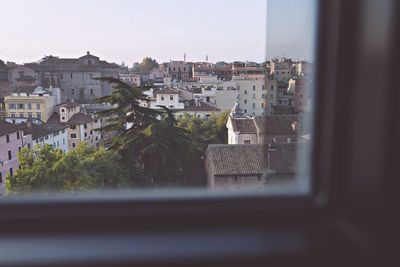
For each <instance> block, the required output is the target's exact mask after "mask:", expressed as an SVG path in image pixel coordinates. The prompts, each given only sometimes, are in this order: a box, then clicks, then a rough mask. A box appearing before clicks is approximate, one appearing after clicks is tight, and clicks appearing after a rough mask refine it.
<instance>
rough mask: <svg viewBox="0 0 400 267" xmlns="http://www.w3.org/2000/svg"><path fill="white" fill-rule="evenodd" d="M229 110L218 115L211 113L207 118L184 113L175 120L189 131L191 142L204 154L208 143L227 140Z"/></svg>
mask: <svg viewBox="0 0 400 267" xmlns="http://www.w3.org/2000/svg"><path fill="white" fill-rule="evenodd" d="M228 116H229V111H225V112H222V113H220V114H218V115H212V116H211V117H210V118H209V119H208V120H203V119H200V118H197V117H195V116H190V115H188V114H185V115H184V116H183V117H182V118H180V119H179V120H178V122H177V125H178V126H179V127H181V128H183V129H186V130H187V131H189V132H190V133H191V137H192V143H193V144H195V145H196V146H197V147H198V149H199V151H201V153H202V154H204V152H205V150H206V149H207V146H208V145H209V144H226V143H227V142H228V129H227V128H226V122H227V121H228Z"/></svg>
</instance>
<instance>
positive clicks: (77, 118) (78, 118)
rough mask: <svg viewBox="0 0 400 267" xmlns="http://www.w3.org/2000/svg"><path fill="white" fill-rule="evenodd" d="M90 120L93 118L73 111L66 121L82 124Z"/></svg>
mask: <svg viewBox="0 0 400 267" xmlns="http://www.w3.org/2000/svg"><path fill="white" fill-rule="evenodd" d="M92 121H94V119H93V118H92V117H90V116H89V115H86V114H83V113H81V112H79V113H75V114H74V115H72V117H71V118H70V119H69V120H68V123H71V124H82V123H89V122H92Z"/></svg>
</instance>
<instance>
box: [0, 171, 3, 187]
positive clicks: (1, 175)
mask: <svg viewBox="0 0 400 267" xmlns="http://www.w3.org/2000/svg"><path fill="white" fill-rule="evenodd" d="M2 183H3V173H2V171H1V170H0V184H2Z"/></svg>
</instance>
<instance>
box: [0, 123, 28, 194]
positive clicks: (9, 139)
mask: <svg viewBox="0 0 400 267" xmlns="http://www.w3.org/2000/svg"><path fill="white" fill-rule="evenodd" d="M25 147H26V148H28V149H29V148H31V147H32V136H31V135H30V134H25V133H24V131H23V130H22V128H21V126H19V125H16V124H12V123H9V122H6V121H0V194H3V193H4V190H5V179H6V176H7V175H11V176H12V175H14V173H15V172H16V171H17V169H18V166H19V162H18V158H17V153H18V151H19V150H21V149H22V148H25Z"/></svg>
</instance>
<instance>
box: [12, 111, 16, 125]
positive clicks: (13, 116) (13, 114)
mask: <svg viewBox="0 0 400 267" xmlns="http://www.w3.org/2000/svg"><path fill="white" fill-rule="evenodd" d="M15 116H16V115H15V113H11V118H15ZM13 123H15V121H14V120H13Z"/></svg>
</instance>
